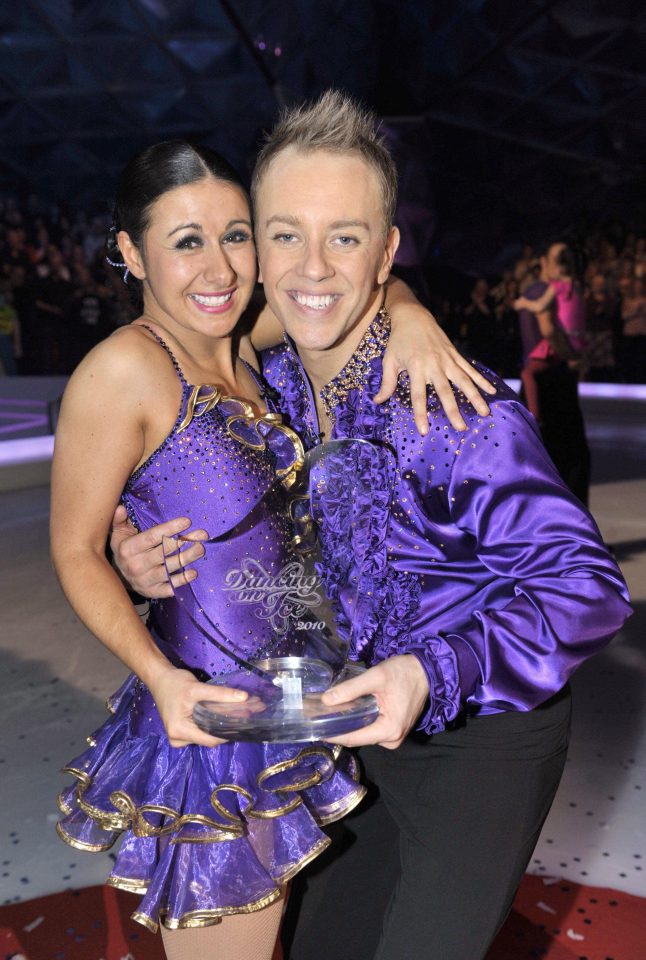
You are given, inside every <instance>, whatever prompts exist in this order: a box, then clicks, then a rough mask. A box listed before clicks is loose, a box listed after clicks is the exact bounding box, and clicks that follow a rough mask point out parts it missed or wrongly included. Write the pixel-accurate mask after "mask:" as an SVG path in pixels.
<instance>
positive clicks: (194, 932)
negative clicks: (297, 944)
mask: <svg viewBox="0 0 646 960" xmlns="http://www.w3.org/2000/svg"><path fill="white" fill-rule="evenodd" d="M284 899H285V898H284V895H283V896H281V897H280V899H279V900H275V901H274V903H272V904H270V905H269V906H268V907H265V908H264V910H256V911H255V912H254V913H237V914H235V915H234V916H231V917H224V918H223V920H222V922H221V923H214V924H212V925H211V926H210V927H198V928H195V929H191V928H188V929H186V930H166V929H165V928H164V927H161V935H162V941H163V943H164V950H165V952H166V958H167V960H271V958H272V957H273V954H274V947H275V945H276V938H277V936H278V928H279V926H280V918H281V915H282V911H283V903H284Z"/></svg>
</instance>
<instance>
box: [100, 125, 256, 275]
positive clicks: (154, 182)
mask: <svg viewBox="0 0 646 960" xmlns="http://www.w3.org/2000/svg"><path fill="white" fill-rule="evenodd" d="M208 176H211V177H215V179H216V180H222V181H223V182H224V183H231V184H234V185H235V186H236V187H239V188H240V189H241V190H242V192H243V193H244V195H245V196H247V191H246V190H245V187H244V185H243V183H242V181H241V179H240V177H239V176H238V174H237V173H236V171H235V170H234V169H233V167H232V166H231V165H230V164H229V163H227V161H226V160H225V159H224V158H223V157H221V156H220V155H219V154H217V153H216V152H215V150H211V149H210V148H209V147H204V146H201V145H200V144H195V143H189V142H188V141H186V140H165V141H163V142H162V143H155V144H153V146H151V147H147V148H146V149H145V150H142V152H141V153H138V154H137V155H136V156H135V157H133V158H132V160H130V162H129V163H128V164H127V165H126V167H125V168H124V170H123V172H122V174H121V176H120V177H119V182H118V184H117V192H116V200H115V204H114V209H113V213H112V226H111V227H110V230H109V233H108V238H107V242H106V247H107V250H108V260H109V262H110V263H113V264H115V265H119V263H118V262H119V261H121V260H122V257H121V252H120V250H119V246H118V244H117V233H118V232H119V231H120V230H125V231H126V233H127V234H128V235H129V236H130V239H131V240H132V242H133V243H134V244H135V246H140V244H141V241H142V238H143V235H144V233H145V232H146V229H147V227H148V224H149V222H150V211H151V208H152V206H153V204H154V203H155V201H156V200H159V198H160V197H161V196H163V194H165V193H167V192H168V191H169V190H173V189H174V188H175V187H185V186H187V185H188V184H190V183H197V182H198V181H199V180H204V178H205V177H208ZM124 279H125V278H124ZM133 280H134V282H135V284H136V285H139V281H138V280H136V279H135V278H133Z"/></svg>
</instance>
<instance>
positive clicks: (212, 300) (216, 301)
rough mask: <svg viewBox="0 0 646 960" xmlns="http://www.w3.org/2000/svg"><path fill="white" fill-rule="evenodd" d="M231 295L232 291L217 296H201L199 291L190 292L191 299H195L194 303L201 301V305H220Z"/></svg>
mask: <svg viewBox="0 0 646 960" xmlns="http://www.w3.org/2000/svg"><path fill="white" fill-rule="evenodd" d="M232 296H233V291H231V293H225V294H222V295H221V296H219V297H203V296H202V295H201V294H199V293H192V294H191V300H195V302H196V303H201V304H202V306H203V307H221V306H222V304H224V303H226V302H227V300H230V299H231V297H232Z"/></svg>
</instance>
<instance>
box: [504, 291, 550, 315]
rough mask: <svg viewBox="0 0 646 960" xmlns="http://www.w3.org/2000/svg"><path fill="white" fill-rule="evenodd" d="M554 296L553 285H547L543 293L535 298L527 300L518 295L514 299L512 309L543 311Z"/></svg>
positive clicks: (533, 311) (532, 311)
mask: <svg viewBox="0 0 646 960" xmlns="http://www.w3.org/2000/svg"><path fill="white" fill-rule="evenodd" d="M555 296H556V290H555V289H554V287H551V286H548V288H547V290H546V291H545V293H544V294H543V295H542V296H540V297H537V299H536V300H529V299H528V298H527V297H518V299H517V300H514V303H513V307H514V310H529V311H530V312H531V313H543V311H544V310H547V308H548V307H549V305H550V304H551V303H552V301H553V300H554V297H555Z"/></svg>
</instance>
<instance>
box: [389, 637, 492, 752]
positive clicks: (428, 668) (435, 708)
mask: <svg viewBox="0 0 646 960" xmlns="http://www.w3.org/2000/svg"><path fill="white" fill-rule="evenodd" d="M405 652H406V653H410V654H412V655H413V656H414V657H417V659H418V660H419V662H420V663H421V665H422V668H423V669H424V672H425V673H426V679H427V680H428V690H429V707H428V710H427V711H426V713H425V714H424V715H423V716H422V717H421V718H420V722H419V725H418V727H417V729H418V730H421V731H423V732H424V733H429V734H432V733H441V732H442V730H445V729H446V727H447V725H448V724H449V723H450V722H451V721H452V720H455V718H456V717H457V715H458V713H459V712H460V709H461V707H462V704H463V703H464V702H465V700H466V699H467V698H468V697H469V696H471V694H472V693H473V691H474V689H475V687H476V685H477V684H478V682H479V680H480V668H479V666H478V662H477V660H476V658H475V656H474V654H473V652H472V650H471V648H470V647H469V645H468V644H467V643H466V642H465V641H464V640H463V639H462V638H461V637H458V636H451V637H450V638H444V637H439V636H438V637H427V638H426V639H425V640H424V641H423V642H417V643H413V644H412V645H411V646H410V647H408V648H407V649H406V651H405Z"/></svg>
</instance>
